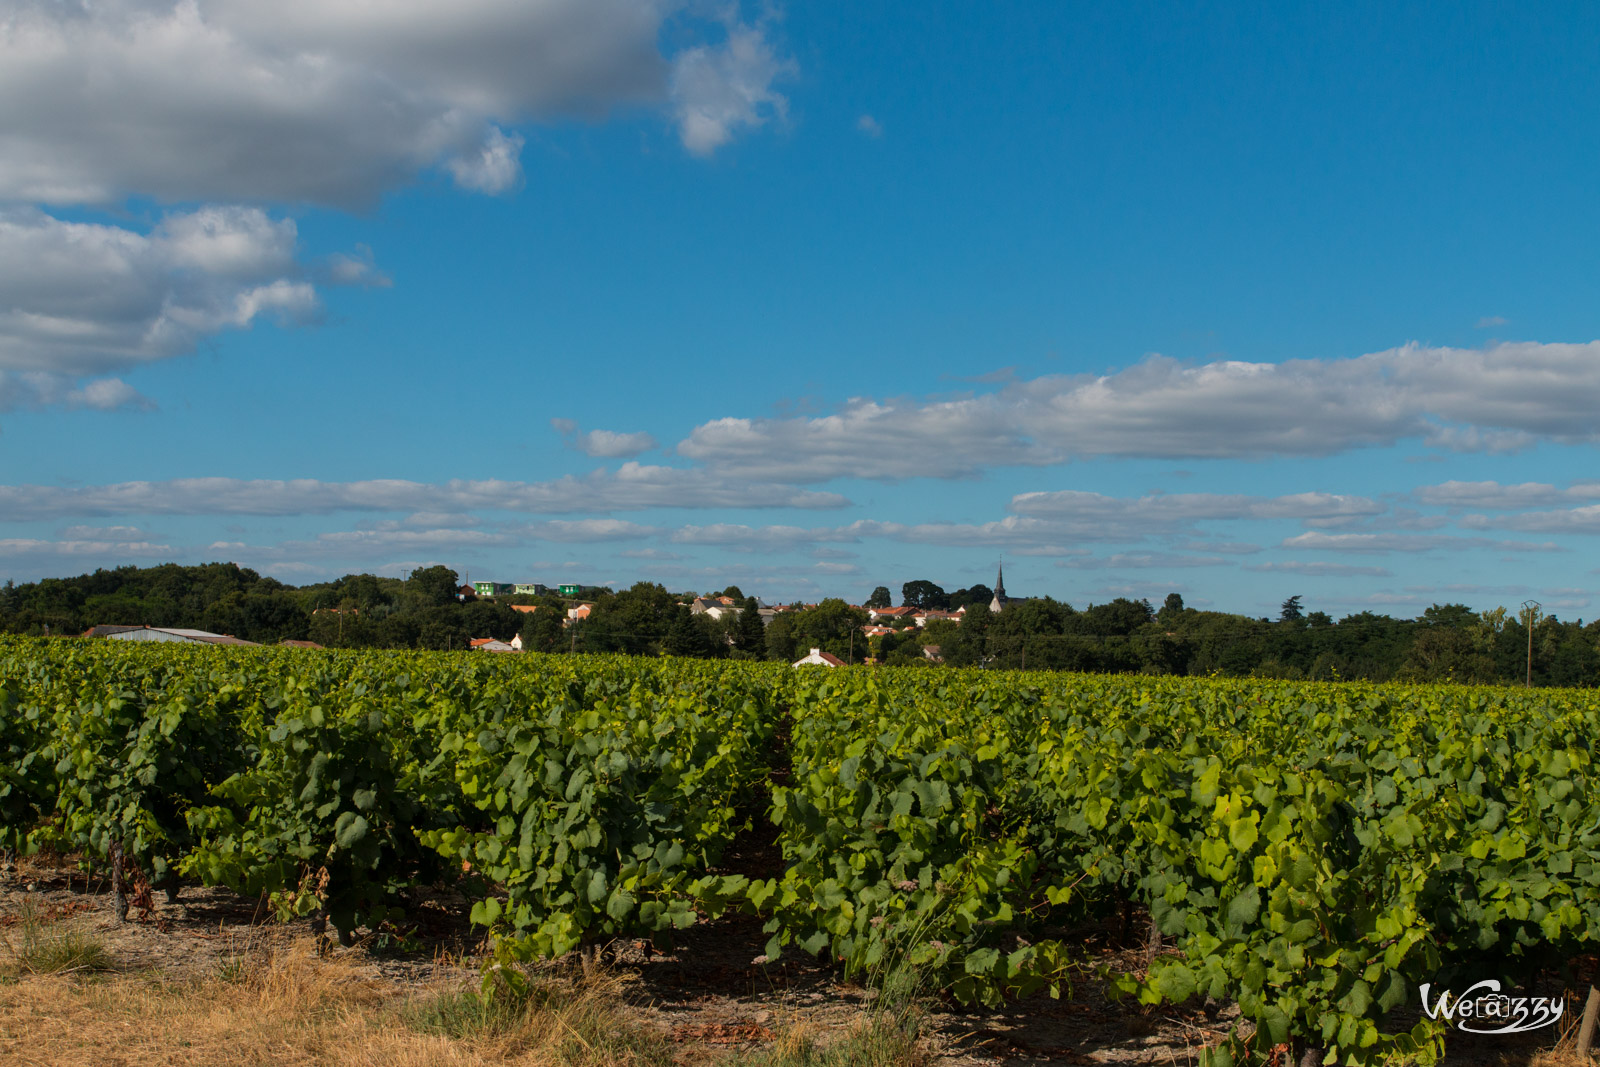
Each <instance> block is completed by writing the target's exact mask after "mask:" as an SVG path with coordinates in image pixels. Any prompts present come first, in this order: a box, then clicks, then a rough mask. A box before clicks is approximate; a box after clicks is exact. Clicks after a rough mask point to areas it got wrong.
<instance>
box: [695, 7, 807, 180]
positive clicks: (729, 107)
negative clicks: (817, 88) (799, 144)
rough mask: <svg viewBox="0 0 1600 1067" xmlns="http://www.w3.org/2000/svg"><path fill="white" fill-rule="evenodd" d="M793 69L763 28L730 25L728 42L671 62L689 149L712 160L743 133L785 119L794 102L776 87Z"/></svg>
mask: <svg viewBox="0 0 1600 1067" xmlns="http://www.w3.org/2000/svg"><path fill="white" fill-rule="evenodd" d="M793 71H794V64H793V63H792V62H790V61H789V60H785V59H782V58H780V57H779V56H778V54H777V52H775V51H774V50H773V47H772V45H771V43H770V42H768V41H767V39H766V36H765V34H764V32H763V31H762V29H761V28H760V27H756V26H746V25H742V24H739V23H737V22H734V23H730V24H729V25H728V36H727V40H726V41H725V42H723V43H721V44H718V45H700V46H698V47H695V48H689V49H686V50H685V51H683V52H680V53H679V54H678V55H677V57H676V58H675V59H674V60H673V62H672V88H671V93H672V107H673V112H674V114H675V115H676V117H677V120H678V136H679V138H680V139H681V140H682V141H683V146H684V148H686V149H688V150H689V151H690V152H691V153H692V154H694V155H697V156H709V155H711V154H712V153H713V152H715V151H716V150H717V149H718V148H721V147H722V146H723V145H725V144H727V143H728V142H729V141H730V140H732V139H733V136H734V134H735V133H736V132H737V131H738V130H739V129H740V128H741V127H756V126H761V125H763V124H764V123H766V122H767V121H768V119H769V118H777V119H778V120H780V121H781V120H782V119H784V118H785V117H786V116H787V114H788V108H789V102H788V100H787V99H786V98H785V97H784V96H783V95H782V94H781V93H778V92H776V91H775V90H774V89H773V88H772V86H773V83H774V82H776V81H778V80H780V79H781V78H784V77H786V76H789V75H791V74H792V73H793Z"/></svg>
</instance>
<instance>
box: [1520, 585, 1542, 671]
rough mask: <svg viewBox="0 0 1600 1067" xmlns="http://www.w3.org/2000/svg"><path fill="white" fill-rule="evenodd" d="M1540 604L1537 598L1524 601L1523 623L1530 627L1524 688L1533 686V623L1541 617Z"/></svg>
mask: <svg viewBox="0 0 1600 1067" xmlns="http://www.w3.org/2000/svg"><path fill="white" fill-rule="evenodd" d="M1540 606H1541V605H1540V604H1539V602H1538V601H1537V600H1524V601H1523V602H1522V624H1523V625H1524V626H1526V627H1527V628H1528V676H1527V679H1526V680H1525V681H1524V683H1523V688H1524V689H1532V688H1533V624H1534V622H1535V620H1537V619H1538V618H1539V608H1540Z"/></svg>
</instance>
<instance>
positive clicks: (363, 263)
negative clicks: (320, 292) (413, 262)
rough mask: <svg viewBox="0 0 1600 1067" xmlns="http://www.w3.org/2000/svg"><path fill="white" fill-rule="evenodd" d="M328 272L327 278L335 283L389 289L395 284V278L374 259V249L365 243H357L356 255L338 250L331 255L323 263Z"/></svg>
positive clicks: (323, 267)
mask: <svg viewBox="0 0 1600 1067" xmlns="http://www.w3.org/2000/svg"><path fill="white" fill-rule="evenodd" d="M322 269H323V270H324V271H325V272H326V276H327V280H328V281H329V282H331V283H332V284H334V285H354V286H361V287H362V288H366V289H387V288H389V287H390V286H392V285H394V280H393V279H392V278H390V277H389V276H388V275H387V274H385V273H384V272H383V271H381V270H379V269H378V265H377V264H376V263H375V262H374V261H373V256H372V249H370V248H368V247H367V246H366V245H364V244H358V245H356V251H355V254H354V255H351V254H348V253H344V252H337V253H335V254H333V255H331V256H329V257H328V258H327V259H326V260H325V261H324V262H323V265H322Z"/></svg>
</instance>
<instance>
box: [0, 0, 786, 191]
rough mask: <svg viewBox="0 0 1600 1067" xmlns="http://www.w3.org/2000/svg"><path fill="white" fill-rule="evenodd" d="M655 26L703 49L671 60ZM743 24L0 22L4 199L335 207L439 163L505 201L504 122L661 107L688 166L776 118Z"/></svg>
mask: <svg viewBox="0 0 1600 1067" xmlns="http://www.w3.org/2000/svg"><path fill="white" fill-rule="evenodd" d="M668 20H677V22H678V23H679V24H681V25H682V26H683V27H686V29H685V32H686V33H693V34H694V35H696V36H700V37H704V36H706V35H705V34H703V33H699V32H697V31H698V30H701V29H706V28H710V29H711V30H712V31H713V32H714V33H715V35H716V36H718V37H719V38H722V39H721V40H720V41H719V43H715V44H699V45H696V46H694V47H690V48H687V49H685V50H683V51H681V52H679V53H678V54H677V55H675V56H666V55H663V54H662V52H661V50H660V46H659V42H660V40H661V39H662V31H663V28H664V26H665V24H666V23H667V22H668ZM790 66H791V63H790V61H788V60H785V59H783V58H781V57H780V56H779V55H778V53H777V51H776V49H775V48H774V46H773V45H772V43H771V42H770V41H768V40H767V38H766V35H765V31H764V29H763V28H762V27H760V26H751V25H746V24H744V23H743V22H741V21H739V19H738V18H737V16H736V14H729V15H726V16H725V17H723V18H721V19H717V20H712V21H709V22H707V21H706V20H703V19H701V20H696V19H695V18H694V17H693V12H692V9H691V8H690V6H689V5H686V4H684V3H682V2H678V0H454V2H452V3H442V2H439V0H402V2H400V3H390V4H373V3H367V2H364V0H283V2H280V3H274V4H270V5H263V4H260V3H256V2H253V0H104V2H101V3H94V4H89V3H86V2H83V0H64V2H60V3H23V2H13V3H10V4H8V5H6V9H4V10H0V131H4V133H0V200H12V201H19V202H31V203H51V204H81V203H112V202H116V201H118V200H120V199H122V198H123V197H124V196H127V195H145V196H150V197H154V198H156V199H158V200H165V201H193V200H229V201H239V202H260V201H271V202H313V203H321V204H334V205H352V204H361V203H370V202H372V201H373V200H374V199H375V198H376V197H377V196H378V195H379V194H380V193H381V192H383V191H384V190H386V189H389V188H392V187H394V186H395V185H397V184H399V183H401V182H403V181H405V180H407V179H409V178H410V177H411V176H412V175H414V174H415V173H417V172H418V171H420V170H424V169H426V168H429V167H431V166H434V165H436V164H443V165H444V167H445V168H446V169H447V170H448V171H449V172H450V173H451V174H452V175H453V176H454V178H455V179H456V181H457V182H458V183H459V184H461V185H462V186H463V187H465V188H469V189H474V190H479V191H483V192H491V193H493V192H500V191H503V190H505V189H506V188H509V187H511V186H512V185H514V184H515V182H516V180H517V177H518V175H519V174H520V165H519V164H518V163H517V161H516V157H517V153H518V150H519V149H520V147H521V143H520V137H519V136H518V135H515V134H507V133H505V132H504V130H503V129H502V128H501V127H502V126H503V125H504V124H506V123H518V122H523V121H542V120H550V119H556V118H562V117H578V118H599V117H603V116H604V115H605V114H606V113H607V112H609V111H611V110H612V109H614V108H617V107H619V106H629V105H636V104H644V105H670V108H671V110H672V111H673V113H674V115H675V117H676V119H677V121H678V122H679V124H680V126H681V132H682V135H683V139H684V143H685V145H686V146H688V148H689V149H690V150H691V151H694V152H698V153H702V154H703V153H705V152H709V151H711V150H714V149H715V148H716V147H717V146H718V145H719V144H721V143H724V142H725V141H726V140H727V139H728V138H730V137H732V136H733V135H734V134H735V133H736V132H737V131H738V130H739V129H741V128H745V127H751V126H755V125H759V124H760V123H761V122H762V121H764V120H765V117H766V116H768V115H771V114H781V112H782V110H783V103H784V102H783V98H782V97H781V96H779V95H778V94H776V93H774V92H773V91H772V89H771V83H772V81H773V80H774V79H775V78H777V77H779V76H781V75H782V74H783V73H784V72H785V71H787V70H788V69H789V68H790Z"/></svg>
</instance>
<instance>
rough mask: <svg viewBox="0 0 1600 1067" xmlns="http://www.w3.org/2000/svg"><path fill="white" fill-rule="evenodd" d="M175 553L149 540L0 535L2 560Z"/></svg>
mask: <svg viewBox="0 0 1600 1067" xmlns="http://www.w3.org/2000/svg"><path fill="white" fill-rule="evenodd" d="M172 552H173V548H172V546H171V545H158V544H153V543H151V542H149V541H100V540H89V541H82V540H68V541H44V540H39V539H36V538H28V537H5V538H0V559H10V558H14V557H19V556H62V557H79V556H96V557H100V558H101V559H103V560H109V559H117V558H123V557H137V558H149V557H152V556H169V555H171V554H172Z"/></svg>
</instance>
